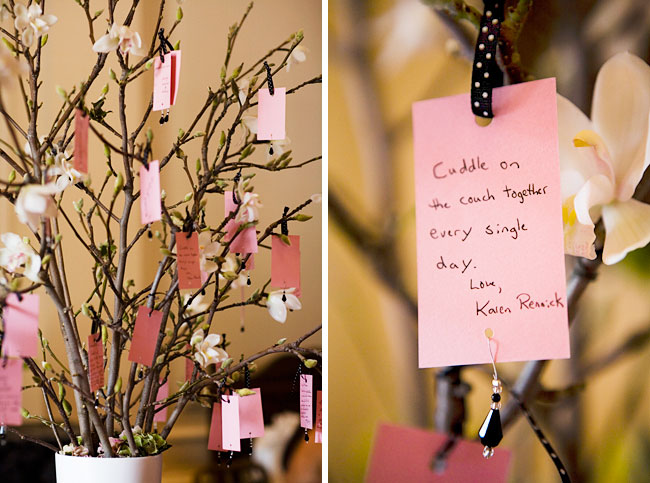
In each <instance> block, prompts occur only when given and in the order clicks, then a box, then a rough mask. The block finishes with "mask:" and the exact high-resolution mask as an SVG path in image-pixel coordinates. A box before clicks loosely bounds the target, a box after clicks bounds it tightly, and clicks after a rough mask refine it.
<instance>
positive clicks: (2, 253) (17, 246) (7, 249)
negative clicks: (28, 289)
mask: <svg viewBox="0 0 650 483" xmlns="http://www.w3.org/2000/svg"><path fill="white" fill-rule="evenodd" d="M0 241H1V242H2V243H3V244H4V247H3V248H0V266H1V267H3V268H4V269H5V270H7V271H8V272H11V273H16V272H17V271H18V269H19V268H20V267H24V271H23V275H25V277H27V278H28V279H30V280H31V281H32V282H36V283H38V282H40V281H41V280H40V279H39V278H38V272H39V271H40V270H41V257H40V256H39V255H38V254H37V253H36V252H35V251H34V249H33V248H32V247H30V246H29V245H28V244H27V243H25V242H24V241H23V239H22V238H21V237H20V236H19V235H16V234H15V233H3V234H2V235H0Z"/></svg>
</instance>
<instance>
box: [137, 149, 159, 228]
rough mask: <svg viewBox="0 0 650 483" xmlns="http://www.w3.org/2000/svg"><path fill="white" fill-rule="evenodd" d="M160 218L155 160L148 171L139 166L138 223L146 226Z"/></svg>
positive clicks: (156, 164) (157, 169) (157, 167)
mask: <svg viewBox="0 0 650 483" xmlns="http://www.w3.org/2000/svg"><path fill="white" fill-rule="evenodd" d="M160 218H161V208H160V163H159V162H158V161H157V160H156V161H151V162H150V163H149V169H147V168H146V167H144V166H140V222H141V223H142V224H143V225H146V224H147V223H153V222H154V221H158V220H160Z"/></svg>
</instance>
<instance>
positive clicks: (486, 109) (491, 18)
mask: <svg viewBox="0 0 650 483" xmlns="http://www.w3.org/2000/svg"><path fill="white" fill-rule="evenodd" d="M484 4H485V9H484V11H483V16H482V17H481V26H480V27H479V31H478V38H477V39H476V48H475V50H474V65H473V66H472V88H471V96H470V97H471V102H472V112H473V113H474V114H475V115H476V116H479V117H483V118H489V119H491V118H493V117H494V113H493V112H492V89H493V88H494V87H499V86H502V85H503V72H501V69H500V68H499V65H498V64H497V59H496V57H497V46H498V42H499V32H500V31H501V22H502V21H503V18H504V14H503V12H504V4H505V0H496V1H495V0H485V2H484Z"/></svg>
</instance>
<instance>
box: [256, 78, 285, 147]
mask: <svg viewBox="0 0 650 483" xmlns="http://www.w3.org/2000/svg"><path fill="white" fill-rule="evenodd" d="M285 110H286V89H285V88H284V87H279V88H278V87H276V88H275V91H274V94H273V95H271V94H270V93H269V90H268V89H260V90H259V91H258V104H257V139H258V140H260V141H272V140H280V139H284V138H285V137H286V135H285V132H284V118H285Z"/></svg>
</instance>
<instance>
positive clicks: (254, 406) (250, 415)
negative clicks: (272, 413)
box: [239, 387, 264, 438]
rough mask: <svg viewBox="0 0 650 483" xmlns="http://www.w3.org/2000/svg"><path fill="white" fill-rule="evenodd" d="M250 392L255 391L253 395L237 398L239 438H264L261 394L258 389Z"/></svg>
mask: <svg viewBox="0 0 650 483" xmlns="http://www.w3.org/2000/svg"><path fill="white" fill-rule="evenodd" d="M251 390H252V391H255V394H251V395H250V396H243V397H239V435H240V438H259V437H261V436H264V413H263V412H262V393H261V390H260V388H258V387H256V388H254V389H251Z"/></svg>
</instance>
